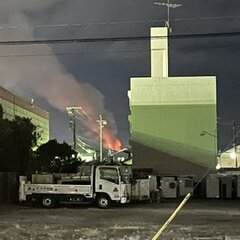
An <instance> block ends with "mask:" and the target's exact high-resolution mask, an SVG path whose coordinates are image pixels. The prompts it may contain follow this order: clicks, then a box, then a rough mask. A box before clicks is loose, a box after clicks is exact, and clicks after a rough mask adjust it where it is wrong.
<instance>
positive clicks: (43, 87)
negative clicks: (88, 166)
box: [0, 0, 240, 149]
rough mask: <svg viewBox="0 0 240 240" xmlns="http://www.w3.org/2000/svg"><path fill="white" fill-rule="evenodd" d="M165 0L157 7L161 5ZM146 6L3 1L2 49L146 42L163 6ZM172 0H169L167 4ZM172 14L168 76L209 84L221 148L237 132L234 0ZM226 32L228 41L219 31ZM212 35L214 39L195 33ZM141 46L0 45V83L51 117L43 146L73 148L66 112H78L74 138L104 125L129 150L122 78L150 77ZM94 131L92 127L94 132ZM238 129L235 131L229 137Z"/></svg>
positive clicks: (92, 0)
mask: <svg viewBox="0 0 240 240" xmlns="http://www.w3.org/2000/svg"><path fill="white" fill-rule="evenodd" d="M164 1H165V0H159V2H164ZM154 2H155V1H146V0H121V1H112V0H101V1H99V0H75V1H74V0H68V1H60V0H55V1H54V0H52V1H51V0H48V1H42V0H35V1H32V0H21V1H19V0H8V1H1V2H0V41H18V40H39V39H72V38H79V39H82V38H85V39H86V38H93V39H94V38H115V37H137V36H146V37H147V36H149V34H150V27H151V26H155V27H156V26H164V20H165V18H166V8H165V7H161V6H157V5H154V4H153V3H154ZM171 2H173V0H172V1H171ZM174 3H180V4H182V6H181V7H179V8H175V9H172V10H171V11H170V15H171V16H170V18H171V21H170V24H171V27H172V29H173V32H172V33H171V34H170V35H184V34H197V35H196V36H195V37H185V38H181V39H175V38H170V40H169V49H170V50H169V61H170V62H169V71H170V72H169V76H196V75H215V76H217V86H218V89H217V93H218V114H217V115H218V117H219V120H218V135H219V147H220V148H221V149H224V148H225V147H226V145H228V143H229V142H230V141H231V139H232V121H233V120H235V121H236V124H237V125H238V124H240V109H239V105H240V98H239V92H240V79H239V66H240V51H239V50H240V45H239V42H240V16H239V12H240V1H239V0H232V1H229V0H225V1H224V0H195V1H192V0H191V1H190V0H178V1H177V0H176V1H174ZM230 32H234V33H237V32H239V34H238V33H237V34H235V35H234V36H229V35H228V36H226V35H224V34H222V33H230ZM205 33H206V34H207V33H217V34H218V35H216V36H215V37H204V38H202V37H198V34H205ZM149 47H150V46H149V41H148V40H138V41H121V42H118V41H102V42H91V41H90V42H88V43H69V44H51V45H50V44H49V45H46V44H43V45H24V46H20V45H18V46H6V45H0V83H1V85H2V86H3V87H5V88H7V89H9V90H11V91H13V92H15V93H16V94H17V95H19V96H21V97H23V98H25V99H29V100H30V99H32V98H34V101H35V103H36V104H37V105H39V106H41V107H43V108H44V109H46V110H47V111H49V112H50V134H51V138H57V139H58V140H59V141H63V140H65V141H67V142H69V143H71V142H72V135H71V131H70V129H69V123H68V116H67V113H66V111H65V107H67V106H73V105H75V106H81V107H83V109H84V110H85V111H86V113H87V114H88V115H89V116H90V118H91V120H89V119H87V120H86V119H84V116H83V115H79V121H78V126H77V128H78V134H79V135H81V137H82V138H83V139H87V141H89V142H91V141H94V140H96V139H97V135H96V132H95V133H91V130H90V128H91V126H90V125H92V124H90V123H89V121H92V123H93V122H94V121H95V120H96V119H97V118H98V115H99V114H103V116H104V117H105V118H106V119H107V120H108V123H109V124H108V128H109V130H110V131H111V137H112V138H114V139H116V138H120V139H121V141H122V143H123V145H124V146H126V145H128V140H129V136H130V134H129V125H128V115H129V106H128V97H127V91H128V90H129V87H130V86H129V82H130V77H133V76H150V50H149ZM94 127H96V126H94ZM237 130H238V129H237Z"/></svg>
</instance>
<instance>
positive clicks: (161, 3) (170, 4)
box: [153, 0, 182, 32]
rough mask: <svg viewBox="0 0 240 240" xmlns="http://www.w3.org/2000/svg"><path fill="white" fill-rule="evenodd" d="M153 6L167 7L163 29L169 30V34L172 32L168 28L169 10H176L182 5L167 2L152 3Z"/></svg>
mask: <svg viewBox="0 0 240 240" xmlns="http://www.w3.org/2000/svg"><path fill="white" fill-rule="evenodd" d="M153 4H154V5H158V6H164V7H167V20H166V21H165V27H167V28H168V29H169V32H172V29H171V27H170V8H177V7H181V6H182V4H177V3H170V0H167V2H166V3H163V2H154V3H153Z"/></svg>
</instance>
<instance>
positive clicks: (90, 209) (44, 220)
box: [0, 200, 240, 240]
mask: <svg viewBox="0 0 240 240" xmlns="http://www.w3.org/2000/svg"><path fill="white" fill-rule="evenodd" d="M178 203H179V202H164V203H160V204H134V205H133V204H129V205H125V206H120V207H113V208H109V209H105V210H102V209H98V208H97V207H95V206H80V207H79V206H78V207H76V206H75V207H61V208H55V209H44V208H32V207H26V206H21V205H6V204H5V205H4V204H1V205H0V239H1V240H8V239H14V240H23V239H24V240H28V239H31V240H37V239H39V240H40V239H42V240H61V239H66V240H68V239H69V240H71V239H74V240H75V239H78V240H84V239H100V240H103V239H109V240H114V239H116V240H120V239H124V240H127V239H131V240H142V239H151V238H152V237H153V236H154V234H155V233H156V232H157V231H158V230H159V227H160V226H161V225H162V224H163V223H164V222H165V220H166V219H167V218H168V217H169V216H170V214H171V213H172V212H173V211H174V209H175V208H176V207H177V205H178ZM239 226H240V200H236V201H220V200H219V201H217V200H211V201H209V200H208V201H206V200H203V201H200V200H190V201H189V202H188V203H187V204H186V206H185V207H184V208H183V209H182V211H181V212H180V214H179V215H178V216H177V217H176V218H175V219H174V221H173V222H172V223H171V225H170V226H169V227H168V228H167V229H166V230H165V232H164V233H163V234H162V236H161V238H160V239H166V240H168V239H184V240H185V239H186V240H187V239H196V240H197V239H202V240H204V239H205V240H207V239H228V240H231V239H234V240H236V239H240V227H239ZM238 236H239V237H238Z"/></svg>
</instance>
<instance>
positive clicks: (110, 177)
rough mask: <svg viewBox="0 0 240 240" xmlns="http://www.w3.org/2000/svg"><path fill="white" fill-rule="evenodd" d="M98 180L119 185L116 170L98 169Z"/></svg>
mask: <svg viewBox="0 0 240 240" xmlns="http://www.w3.org/2000/svg"><path fill="white" fill-rule="evenodd" d="M99 171H100V179H103V180H107V181H110V182H113V183H116V184H119V175H118V171H117V169H116V168H106V167H101V168H99Z"/></svg>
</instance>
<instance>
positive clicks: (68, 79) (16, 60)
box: [0, 0, 121, 149]
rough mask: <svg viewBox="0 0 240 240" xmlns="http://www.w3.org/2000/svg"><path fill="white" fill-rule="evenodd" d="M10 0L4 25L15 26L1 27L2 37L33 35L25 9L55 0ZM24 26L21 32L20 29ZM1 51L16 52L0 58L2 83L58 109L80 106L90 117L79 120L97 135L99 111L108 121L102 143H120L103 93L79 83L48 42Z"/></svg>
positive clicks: (116, 145)
mask: <svg viewBox="0 0 240 240" xmlns="http://www.w3.org/2000/svg"><path fill="white" fill-rule="evenodd" d="M20 2H21V3H20ZM32 2H34V4H32ZM43 2H44V3H43ZM46 2H47V3H46ZM11 3H12V6H14V7H13V8H11V12H9V13H8V17H6V21H7V23H6V25H5V26H16V29H15V30H14V29H11V28H6V29H3V30H0V31H2V32H1V33H3V31H4V34H1V36H3V37H1V40H30V39H31V40H32V39H34V31H33V29H32V27H31V24H30V19H29V18H28V16H27V15H26V14H25V12H26V11H34V10H36V9H44V8H46V7H49V6H51V5H52V4H54V3H55V1H42V0H37V1H32V0H24V1H23V0H22V1H8V4H6V5H8V6H9V4H10V5H11ZM14 4H16V5H14ZM25 6H27V7H25ZM19 9H20V10H21V11H19ZM18 26H19V28H18ZM23 26H24V29H25V31H24V32H22V31H20V30H21V29H23ZM18 29H20V30H18ZM41 52H44V53H45V54H47V56H41V57H36V56H34V57H24V55H25V56H29V55H34V54H36V53H41ZM0 55H2V56H6V55H7V56H9V55H14V56H15V57H1V58H0V82H1V85H2V86H3V87H5V88H7V89H9V90H14V92H16V93H17V94H18V95H20V96H23V97H26V96H29V95H30V94H32V95H35V96H39V97H41V98H44V99H45V100H46V101H47V102H48V103H49V104H50V105H51V106H52V107H54V108H56V109H58V110H60V111H66V110H65V109H66V107H69V106H81V107H82V109H84V111H85V112H86V113H87V115H88V116H90V118H89V119H84V118H80V120H81V121H82V124H83V125H84V126H85V127H86V129H87V130H91V131H93V132H94V133H95V134H96V135H97V134H98V132H99V125H98V123H96V120H97V119H98V118H99V114H102V115H103V117H104V119H106V120H107V122H108V126H107V128H105V129H104V135H103V139H104V143H105V147H108V148H112V149H119V148H120V147H121V143H120V141H119V140H118V139H117V137H116V135H117V128H116V123H115V120H114V116H113V114H112V113H110V112H109V111H107V110H106V109H105V107H104V96H103V95H102V93H101V92H100V91H99V90H97V89H96V88H94V87H93V86H92V85H90V84H88V83H80V82H79V80H77V79H75V77H74V76H73V75H71V74H70V73H68V72H67V71H66V69H65V68H64V66H63V65H61V64H60V62H59V61H58V59H57V57H56V56H54V52H53V50H52V49H51V47H50V46H48V45H34V46H33V45H27V46H1V47H0ZM16 55H18V56H16ZM19 55H22V57H19ZM64 127H65V126H64ZM66 127H67V126H66ZM86 132H87V131H86Z"/></svg>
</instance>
